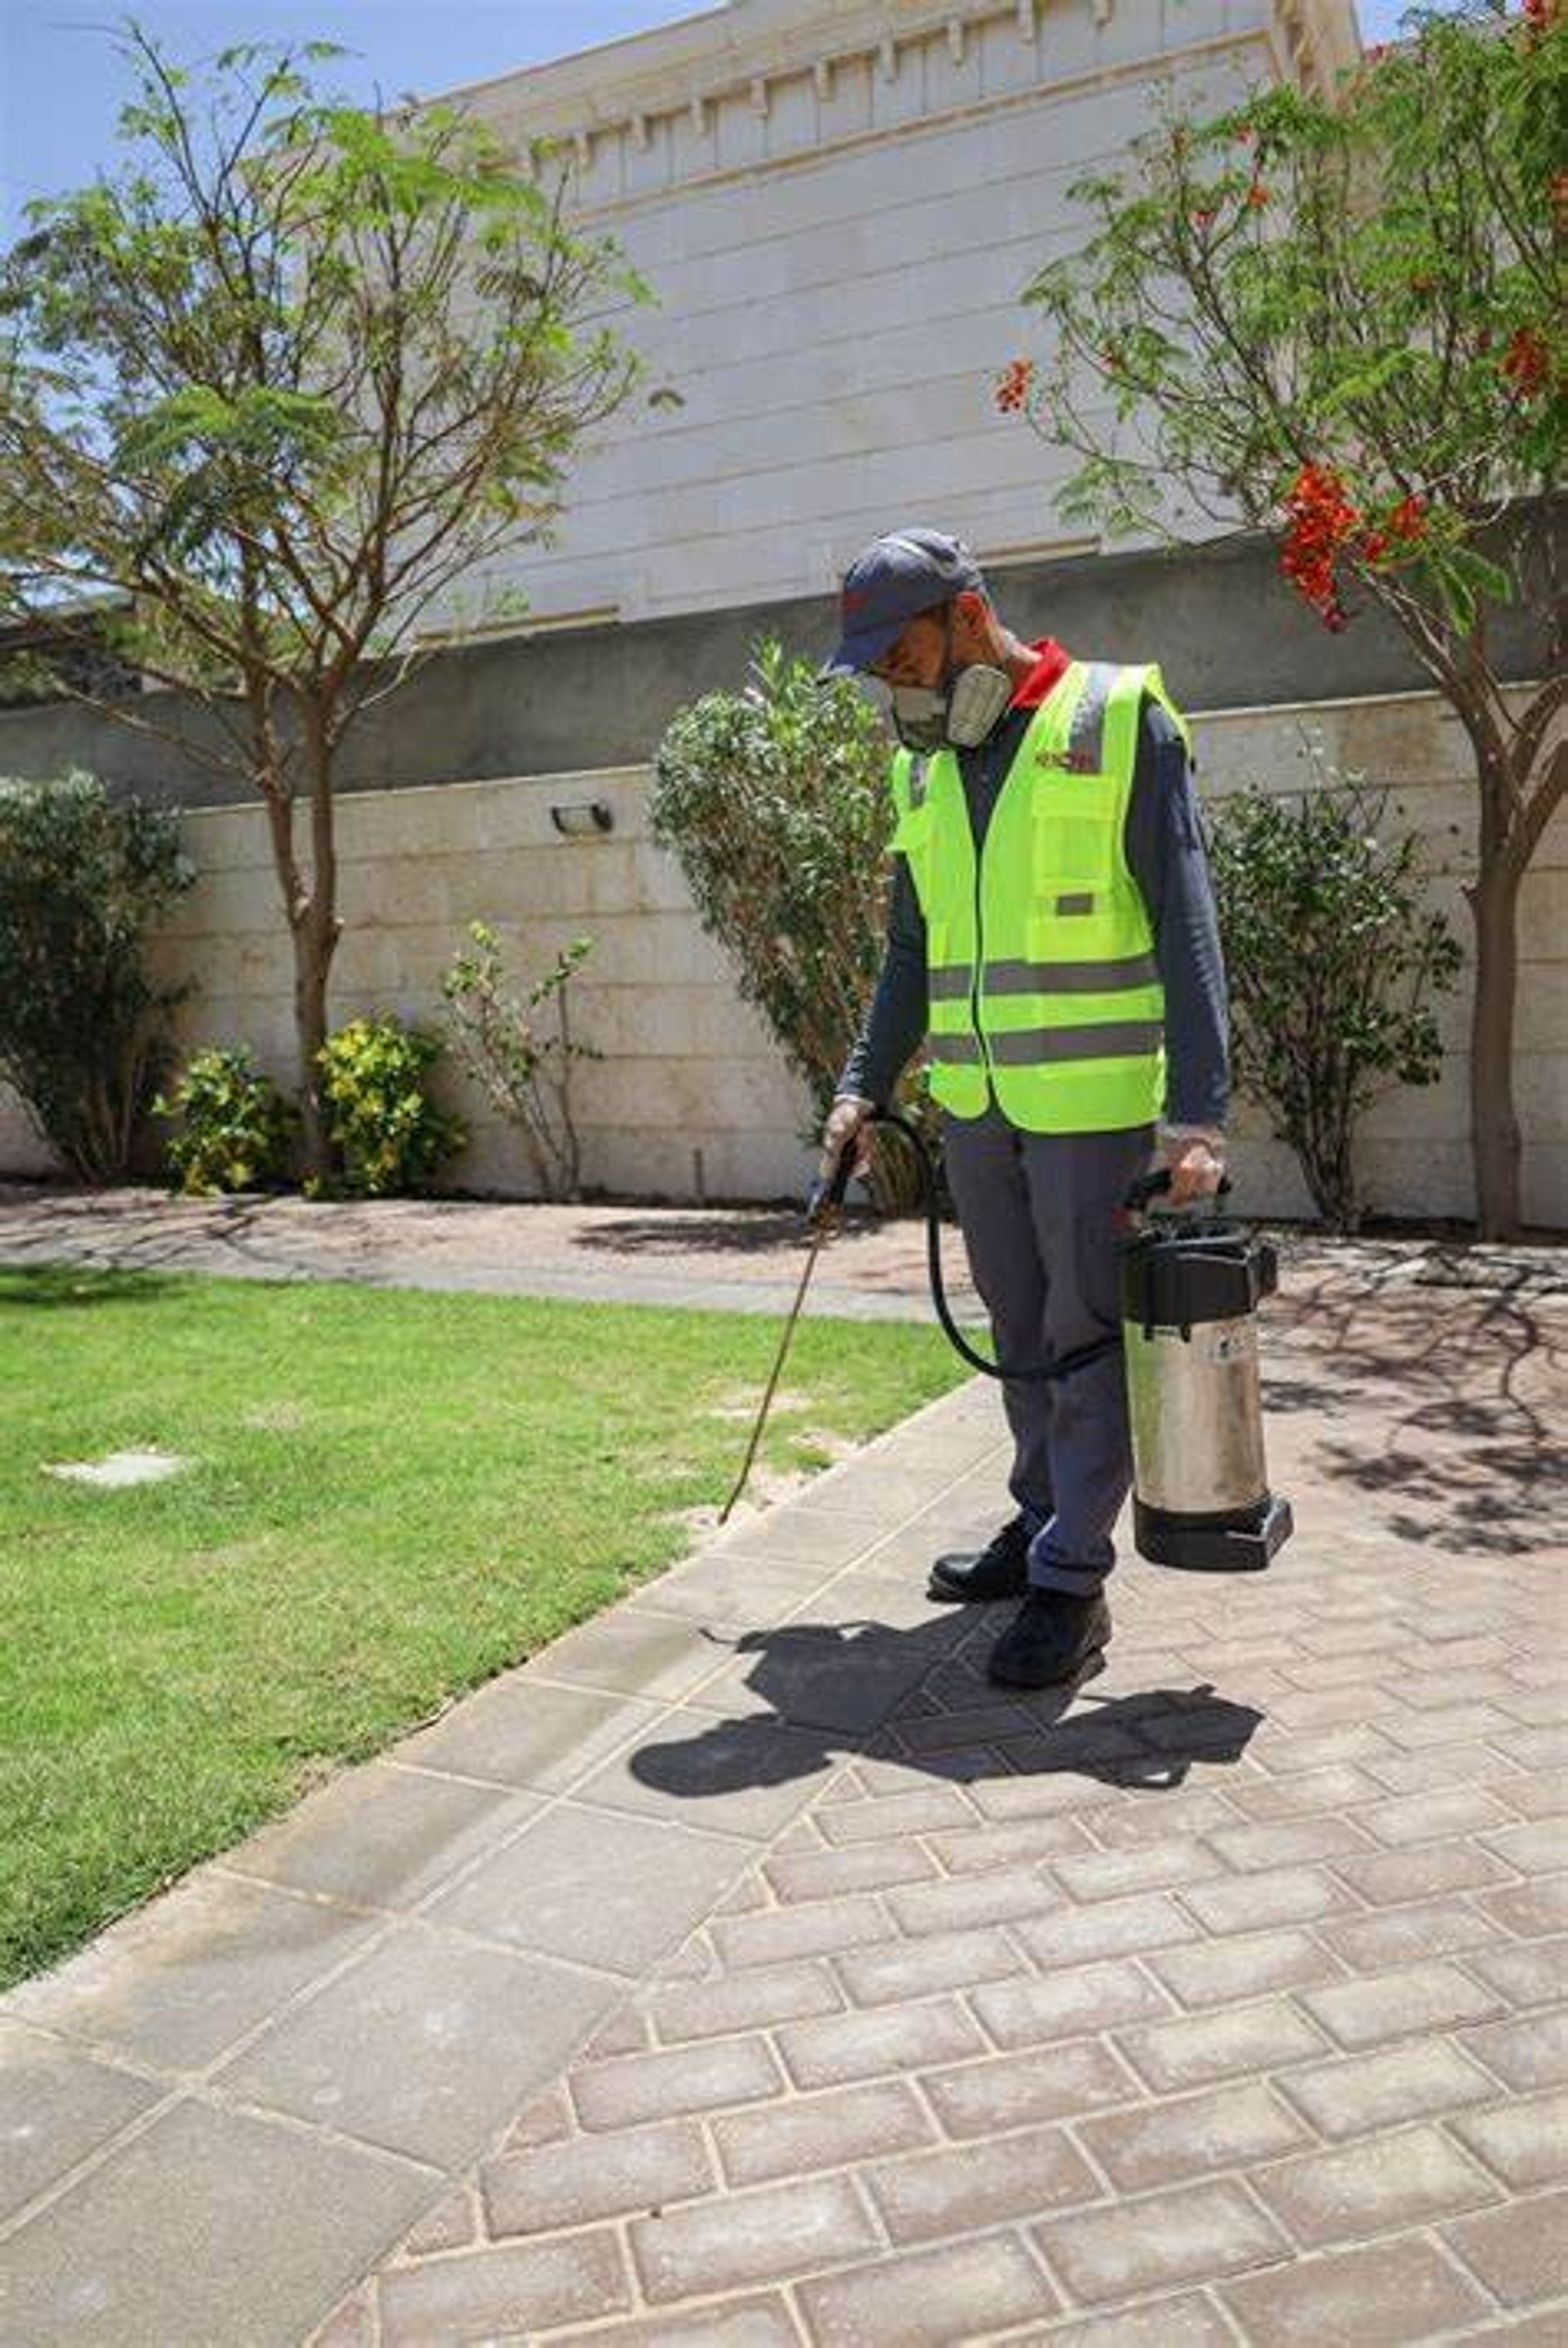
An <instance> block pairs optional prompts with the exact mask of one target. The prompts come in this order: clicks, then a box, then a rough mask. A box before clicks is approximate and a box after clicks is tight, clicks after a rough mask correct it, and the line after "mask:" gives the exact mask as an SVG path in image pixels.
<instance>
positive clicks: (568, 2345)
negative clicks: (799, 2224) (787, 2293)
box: [552, 2291, 800, 2348]
mask: <svg viewBox="0 0 1568 2348" xmlns="http://www.w3.org/2000/svg"><path fill="white" fill-rule="evenodd" d="M552 2339H553V2341H558V2342H559V2343H561V2348H599V2343H602V2348H800V2334H799V2332H797V2330H796V2329H795V2324H794V2321H793V2319H792V2317H791V2316H790V2313H789V2308H788V2307H787V2306H786V2304H785V2302H784V2301H783V2300H782V2299H781V2298H780V2297H779V2294H778V2293H777V2292H776V2291H769V2293H768V2294H767V2295H766V2297H759V2298H756V2299H753V2298H751V2297H750V2296H749V2295H748V2297H746V2298H744V2299H733V2300H731V2301H730V2302H729V2303H728V2304H727V2306H724V2307H710V2308H695V2307H694V2308H687V2309H685V2310H681V2309H676V2308H672V2309H671V2310H670V2311H669V2312H667V2313H665V2314H664V2315H650V2316H646V2317H645V2318H644V2319H643V2320H642V2321H641V2322H630V2323H607V2324H597V2323H596V2324H594V2325H593V2329H592V2330H591V2331H588V2332H579V2331H576V2330H573V2331H571V2332H558V2333H554V2334H553V2335H552Z"/></svg>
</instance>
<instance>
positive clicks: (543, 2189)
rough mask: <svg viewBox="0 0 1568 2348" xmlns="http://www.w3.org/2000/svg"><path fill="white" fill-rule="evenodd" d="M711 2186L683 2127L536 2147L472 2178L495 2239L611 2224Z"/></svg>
mask: <svg viewBox="0 0 1568 2348" xmlns="http://www.w3.org/2000/svg"><path fill="white" fill-rule="evenodd" d="M713 2182H714V2175H713V2163H712V2161H711V2160H710V2159H709V2158H708V2154H707V2146H706V2144H705V2143H704V2141H703V2138H702V2134H701V2131H700V2130H699V2129H698V2128H697V2127H696V2126H695V2125H694V2124H693V2123H691V2122H690V2121H685V2120H674V2121H668V2122H665V2123H664V2124H663V2125H662V2126H658V2127H647V2128H628V2129H625V2130H624V2131H623V2132H622V2133H621V2134H620V2135H618V2136H614V2137H575V2138H573V2140H572V2141H570V2142H569V2143H565V2144H550V2145H541V2146H540V2147H538V2149H537V2150H536V2151H532V2152H520V2153H509V2154H506V2155H504V2156H503V2157H501V2158H500V2159H499V2160H491V2161H487V2162H486V2164H485V2166H484V2168H482V2169H481V2170H480V2187H481V2189H482V2191H483V2194H484V2208H485V2216H486V2219H487V2220H488V2223H489V2226H490V2232H491V2233H492V2234H495V2235H508V2234H542V2233H548V2232H550V2231H551V2230H552V2229H554V2228H556V2227H562V2226H583V2225H587V2224H589V2223H590V2222H591V2221H592V2220H593V2219H596V2218H618V2217H622V2216H624V2214H625V2213H626V2212H627V2211H628V2210H639V2211H641V2210H646V2209H650V2208H651V2207H653V2206H654V2205H655V2203H664V2202H667V2201H684V2200H689V2199H691V2197H692V2196H693V2195H694V2194H697V2193H702V2192H705V2191H706V2190H707V2188H708V2187H709V2186H711V2185H712V2183H713Z"/></svg>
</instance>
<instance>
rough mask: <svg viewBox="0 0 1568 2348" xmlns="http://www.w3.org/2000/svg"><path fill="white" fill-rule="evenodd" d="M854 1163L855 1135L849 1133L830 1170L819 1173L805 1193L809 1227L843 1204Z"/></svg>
mask: <svg viewBox="0 0 1568 2348" xmlns="http://www.w3.org/2000/svg"><path fill="white" fill-rule="evenodd" d="M854 1165H855V1136H854V1135H853V1134H852V1133H851V1135H850V1137H849V1138H848V1140H847V1141H846V1142H845V1143H844V1145H843V1148H841V1150H840V1152H839V1155H838V1158H837V1159H836V1161H835V1163H834V1166H833V1170H832V1172H831V1173H830V1174H820V1175H819V1176H818V1177H817V1179H816V1180H815V1181H814V1182H813V1183H812V1185H811V1188H810V1191H809V1192H808V1194H807V1198H806V1221H807V1224H808V1226H809V1227H810V1226H814V1225H816V1224H817V1223H820V1221H821V1220H822V1219H823V1217H824V1216H825V1215H828V1214H830V1213H831V1212H832V1210H833V1209H834V1208H836V1207H841V1206H842V1205H843V1203H844V1194H845V1192H846V1191H847V1190H848V1189H849V1187H850V1176H851V1174H852V1173H853V1171H854Z"/></svg>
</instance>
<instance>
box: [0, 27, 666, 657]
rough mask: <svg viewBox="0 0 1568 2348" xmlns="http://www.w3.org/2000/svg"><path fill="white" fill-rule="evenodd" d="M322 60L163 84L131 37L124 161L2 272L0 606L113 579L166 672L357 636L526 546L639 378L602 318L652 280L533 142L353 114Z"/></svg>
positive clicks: (150, 56) (558, 164)
mask: <svg viewBox="0 0 1568 2348" xmlns="http://www.w3.org/2000/svg"><path fill="white" fill-rule="evenodd" d="M334 54H335V52H333V51H332V50H331V48H330V47H329V46H323V45H321V44H311V45H309V46H307V47H305V48H304V49H291V48H288V47H275V46H271V45H266V44H242V45H240V46H234V47H231V48H229V49H227V50H225V51H224V52H223V53H222V56H220V57H218V58H217V59H216V60H214V61H213V63H212V64H211V67H204V68H203V69H202V70H201V71H200V72H199V73H186V72H184V71H183V70H181V68H179V67H175V66H174V65H172V64H171V63H170V60H169V59H168V58H167V57H165V56H164V55H163V53H162V52H161V51H160V48H159V47H158V46H157V44H156V43H155V42H153V41H152V40H150V39H149V38H148V37H147V36H145V35H143V34H141V33H140V32H139V31H137V30H136V29H135V28H134V27H132V28H131V30H130V32H129V34H128V36H126V37H125V39H124V40H123V41H122V43H121V57H122V62H123V64H124V66H125V67H126V68H127V70H128V72H129V76H130V77H131V79H132V83H133V87H134V90H135V96H134V98H133V99H132V101H131V102H130V104H129V105H128V106H127V107H126V108H123V110H122V112H121V116H120V134H121V137H122V139H123V140H124V141H125V142H126V144H127V147H128V149H129V152H128V155H127V158H126V160H125V161H124V163H123V165H122V166H121V167H120V168H119V170H113V171H109V172H108V173H106V174H105V175H104V176H102V177H101V178H100V179H99V180H96V181H95V182H94V183H93V184H92V185H91V186H90V187H87V188H83V189H81V190H78V191H75V192H72V193H69V194H66V195H62V196H58V197H51V198H47V199H44V200H41V201H37V202H36V203H34V204H33V205H31V206H30V207H29V219H30V223H31V225H30V230H29V232H28V233H27V234H26V236H24V237H23V238H22V239H21V240H20V242H18V243H17V244H16V245H15V247H14V248H13V249H12V251H11V252H9V253H8V254H7V255H5V256H4V258H3V260H0V331H3V332H4V336H5V362H6V376H7V386H6V388H7V396H6V398H5V402H4V404H3V407H0V463H3V468H4V479H5V487H4V488H3V489H0V605H3V604H4V603H5V602H7V601H8V602H11V603H12V604H13V605H14V606H15V607H16V608H27V607H28V606H29V605H30V604H31V603H32V602H35V601H36V596H37V593H38V591H39V590H40V588H41V587H42V586H43V585H44V583H45V582H47V581H49V580H51V579H54V580H59V579H66V580H68V581H70V582H72V583H73V585H75V586H77V588H85V587H88V586H89V585H95V584H96V585H98V586H108V587H111V588H115V589H118V590H119V591H120V592H124V593H128V594H130V595H132V596H134V597H136V598H137V599H139V600H138V604H137V624H138V625H145V627H146V629H147V642H146V644H145V646H144V647H143V649H144V651H145V652H146V654H148V656H149V657H150V659H154V660H156V662H157V664H158V673H159V674H160V675H168V676H169V677H170V679H171V680H173V681H194V682H197V683H200V684H203V685H208V684H211V683H212V682H213V681H214V674H215V672H216V675H218V676H224V675H227V676H228V677H229V678H231V679H232V677H233V676H234V675H240V674H243V673H247V671H248V669H249V667H250V666H252V665H253V664H255V663H257V662H258V661H261V662H262V663H263V664H264V665H266V666H269V667H271V668H272V669H273V671H274V672H275V671H283V672H285V673H296V672H297V673H298V674H299V675H302V676H308V677H310V678H313V679H315V678H317V677H319V675H320V673H321V669H322V667H323V665H324V664H323V662H322V661H321V660H320V659H318V658H316V657H315V654H316V651H317V648H318V647H319V646H321V645H322V644H325V645H327V646H329V647H330V650H331V653H332V654H333V657H334V658H335V659H336V658H337V657H338V656H339V655H341V654H343V653H344V652H345V651H346V653H347V654H348V656H349V658H350V660H352V659H353V658H354V657H355V656H356V655H357V654H360V653H361V652H362V651H363V650H364V648H365V647H366V644H368V642H369V640H370V638H371V636H372V634H376V635H377V637H378V640H379V641H381V642H382V643H383V644H384V643H385V641H386V638H387V632H388V629H389V628H390V629H392V630H393V631H394V633H397V632H398V631H399V630H400V629H405V628H407V626H408V625H410V624H411V623H413V621H414V620H415V619H416V618H417V617H418V614H419V613H421V612H422V611H423V609H424V608H425V604H426V602H428V598H429V597H430V595H431V594H432V593H433V592H435V590H436V588H437V587H438V585H440V584H442V583H444V582H445V581H447V580H448V579H455V578H457V577H459V576H460V575H461V574H462V573H463V572H467V571H470V570H472V569H473V568H474V567H475V566H476V565H478V564H479V563H480V561H481V559H482V558H483V556H484V555H485V554H487V553H488V552H491V551H495V550H496V549H497V548H498V547H499V546H500V545H501V544H502V543H503V542H504V541H506V540H508V539H509V538H511V539H512V540H516V539H519V538H534V537H537V536H538V535H539V534H540V532H541V531H542V530H543V529H544V528H545V526H546V525H547V523H548V521H549V519H550V516H551V514H552V512H553V510H555V506H556V504H557V502H558V496H559V491H560V488H561V485H562V481H563V479H564V478H565V472H566V469H567V465H568V462H569V459H570V458H571V455H572V452H573V448H574V446H575V443H576V441H577V439H578V438H579V437H580V436H581V434H582V432H583V430H584V429H586V428H588V427H592V426H593V425H594V424H596V423H598V422H600V421H602V420H603V418H604V417H606V416H608V415H609V414H610V413H612V412H613V411H614V409H615V408H616V407H619V406H620V405H621V404H622V403H623V402H624V400H625V399H626V398H627V397H628V396H630V394H631V392H632V390H633V388H634V386H635V384H636V382H637V380H638V377H639V372H640V370H639V366H638V364H637V362H636V361H635V359H634V357H633V355H631V354H630V353H629V352H628V350H627V349H626V348H625V346H624V344H623V343H622V342H621V340H620V338H619V336H618V335H617V334H616V333H615V332H614V330H613V329H612V328H611V327H610V326H609V325H607V324H605V323H604V320H605V315H606V313H607V311H608V310H609V308H610V307H611V306H613V305H621V306H624V304H626V303H627V302H628V301H638V300H642V299H644V298H646V294H647V289H646V288H645V286H644V285H643V284H642V283H641V282H640V280H638V279H637V277H636V276H635V273H634V272H632V271H631V270H630V269H628V268H627V267H626V265H625V263H624V260H623V259H622V257H621V255H620V254H619V252H618V251H617V249H616V248H615V246H614V244H613V242H610V241H609V240H607V239H604V238H599V237H594V236H593V235H588V234H583V233H582V232H575V231H573V230H571V229H569V228H568V226H567V225H566V221H565V217H564V212H563V208H562V201H561V195H562V182H563V180H564V177H565V170H566V166H565V163H564V162H563V161H562V159H561V157H560V156H558V155H557V153H556V152H555V150H554V149H552V147H551V145H550V144H549V142H548V141H546V140H542V139H535V140H531V141H524V142H522V144H521V147H518V146H516V145H515V144H514V145H512V146H510V147H509V146H508V145H506V144H504V143H503V142H502V141H501V139H500V138H499V137H498V136H497V135H496V134H495V133H494V132H493V131H492V130H491V129H490V128H489V126H488V125H486V124H485V123H484V122H483V121H481V120H480V118H479V117H477V116H475V115H471V114H469V113H467V112H465V111H464V110H462V109H460V108H455V107H452V106H447V105H429V106H418V105H415V106H410V107H408V108H400V109H398V110H397V111H396V112H392V113H387V114H376V113H370V112H367V111H366V110H365V109H363V108H356V107H353V106H349V105H347V104H346V103H344V102H343V101H342V100H341V99H340V98H336V97H335V95H334V94H333V93H332V92H331V91H329V90H326V89H324V88H320V87H318V84H317V80H316V69H317V68H318V67H320V66H322V65H323V64H324V63H325V62H327V61H329V60H330V58H331V57H332V56H333V55H334ZM389 544H397V546H398V547H399V556H398V560H397V561H396V562H391V561H387V546H388V545H389Z"/></svg>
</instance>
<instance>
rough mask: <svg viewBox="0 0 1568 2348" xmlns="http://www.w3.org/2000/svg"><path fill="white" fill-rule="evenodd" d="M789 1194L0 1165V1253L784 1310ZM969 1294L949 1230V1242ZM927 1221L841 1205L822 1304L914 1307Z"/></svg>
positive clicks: (791, 1258)
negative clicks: (171, 1188)
mask: <svg viewBox="0 0 1568 2348" xmlns="http://www.w3.org/2000/svg"><path fill="white" fill-rule="evenodd" d="M801 1228H802V1227H801V1218H800V1214H799V1210H797V1209H794V1208H788V1207H772V1208H769V1207H735V1208H720V1207H640V1206H619V1207H606V1206H588V1207H567V1206H559V1207H558V1206H547V1205H543V1204H531V1203H524V1202H506V1201H500V1200H472V1199H376V1200H354V1201H348V1200H341V1201H336V1202H335V1203H333V1204H331V1205H327V1204H323V1203H318V1202H316V1201H314V1200H308V1199H301V1198H298V1197H295V1196H284V1197H279V1198H261V1197H245V1198H240V1199H171V1198H170V1196H169V1194H168V1192H167V1191H164V1190H160V1189H149V1188H147V1187H145V1186H139V1185H132V1184H126V1185H121V1186H117V1187H116V1188H114V1189H108V1190H90V1189H69V1188H67V1187H66V1186H64V1185H59V1184H40V1183H26V1182H5V1181H4V1180H0V1263H10V1264H30V1263H32V1264H36V1263H89V1264H96V1265H98V1266H100V1267H114V1268H120V1269H132V1268H134V1269H138V1270H141V1271H181V1272H223V1273H227V1274H228V1275H229V1276H230V1277H231V1278H238V1279H242V1280H310V1279H323V1280H351V1281H365V1282H369V1283H371V1284H373V1285H375V1286H377V1287H404V1286H407V1287H416V1288H453V1289H479V1290H485V1291H487V1292H490V1293H491V1294H497V1295H512V1296H572V1297H581V1298H583V1299H586V1300H588V1301H591V1302H594V1303H603V1302H606V1301H610V1300H615V1301H617V1302H620V1303H627V1304H680V1305H704V1306H709V1307H712V1308H715V1309H717V1310H722V1311H728V1312H736V1313H779V1312H782V1311H783V1310H784V1309H785V1307H786V1306H787V1305H788V1303H789V1299H790V1297H791V1296H792V1295H793V1293H794V1291H795V1284H796V1282H797V1281H798V1280H799V1274H800V1244H801ZM944 1264H945V1266H946V1277H947V1283H948V1287H949V1289H950V1290H951V1292H952V1293H953V1296H954V1300H955V1302H958V1303H963V1304H965V1307H966V1308H967V1307H972V1306H973V1292H972V1290H971V1288H970V1285H969V1281H968V1274H967V1270H966V1267H965V1262H964V1253H963V1246H962V1242H961V1241H959V1239H958V1237H957V1234H956V1233H955V1232H949V1234H948V1236H947V1241H946V1243H945V1247H944ZM926 1297H927V1291H926V1275H925V1234H924V1226H923V1224H919V1223H916V1222H914V1221H900V1222H894V1223H883V1222H879V1221H877V1220H875V1219H874V1218H873V1217H872V1215H871V1214H870V1213H869V1212H866V1211H863V1210H854V1209H851V1211H850V1213H849V1214H848V1216H847V1217H846V1218H845V1219H844V1221H843V1223H842V1225H841V1229H840V1230H839V1231H838V1232H837V1233H836V1235H835V1236H834V1238H833V1239H832V1241H830V1244H829V1245H828V1246H827V1247H826V1248H825V1249H824V1250H823V1251H822V1254H821V1256H820V1260H819V1263H818V1267H817V1270H816V1272H814V1273H813V1275H812V1285H811V1298H812V1306H813V1309H814V1310H816V1311H818V1312H823V1313H836V1314H842V1315H845V1316H847V1317H849V1318H851V1319H864V1320H880V1319H890V1318H891V1319H909V1318H912V1317H915V1316H920V1315H923V1314H924V1313H927V1312H929V1310H930V1307H929V1304H928V1303H927V1301H926Z"/></svg>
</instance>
